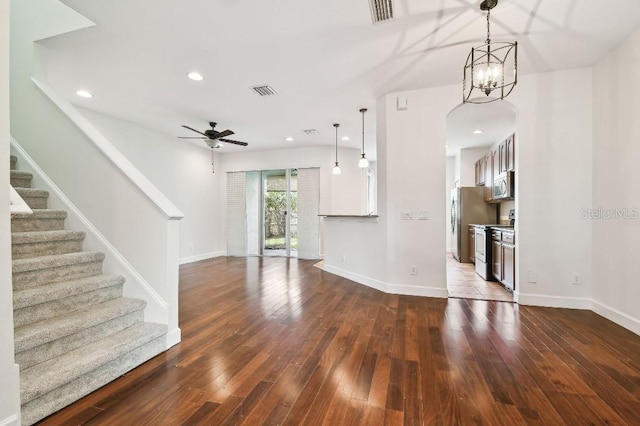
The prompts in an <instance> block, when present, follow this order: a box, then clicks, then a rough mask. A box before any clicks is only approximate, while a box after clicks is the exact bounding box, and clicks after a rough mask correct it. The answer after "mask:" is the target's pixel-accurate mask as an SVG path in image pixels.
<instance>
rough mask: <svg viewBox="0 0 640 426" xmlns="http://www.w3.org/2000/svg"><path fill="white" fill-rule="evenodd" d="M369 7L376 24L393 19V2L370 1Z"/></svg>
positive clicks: (391, 0)
mask: <svg viewBox="0 0 640 426" xmlns="http://www.w3.org/2000/svg"><path fill="white" fill-rule="evenodd" d="M369 6H371V20H372V21H373V23H374V24H377V23H378V22H384V21H390V20H392V19H393V0H369Z"/></svg>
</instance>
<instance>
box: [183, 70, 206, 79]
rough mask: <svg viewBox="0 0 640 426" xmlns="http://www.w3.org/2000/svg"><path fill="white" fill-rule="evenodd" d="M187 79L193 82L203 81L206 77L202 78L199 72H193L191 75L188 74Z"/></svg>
mask: <svg viewBox="0 0 640 426" xmlns="http://www.w3.org/2000/svg"><path fill="white" fill-rule="evenodd" d="M187 77H189V78H190V79H191V80H193V81H202V80H204V77H203V76H202V74H200V73H199V72H195V71H191V72H190V73H189V74H187Z"/></svg>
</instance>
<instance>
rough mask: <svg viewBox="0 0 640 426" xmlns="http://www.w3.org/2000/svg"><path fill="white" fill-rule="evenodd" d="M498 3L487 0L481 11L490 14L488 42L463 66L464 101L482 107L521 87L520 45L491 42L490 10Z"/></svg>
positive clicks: (473, 50) (478, 48)
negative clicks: (519, 68) (519, 82)
mask: <svg viewBox="0 0 640 426" xmlns="http://www.w3.org/2000/svg"><path fill="white" fill-rule="evenodd" d="M497 4H498V1H497V0H485V1H483V2H482V3H481V4H480V9H481V10H486V11H487V39H486V41H485V44H484V45H482V46H478V47H474V48H472V49H471V52H470V53H469V56H467V62H466V63H465V65H464V79H463V83H462V92H463V94H462V100H463V102H464V103H475V104H483V103H488V102H493V101H497V100H498V99H504V98H505V97H507V96H508V95H509V94H510V93H511V91H512V90H513V88H514V87H515V85H516V84H517V83H518V43H517V42H513V43H511V42H494V41H491V28H490V16H491V9H493V8H494V7H495V6H496V5H497Z"/></svg>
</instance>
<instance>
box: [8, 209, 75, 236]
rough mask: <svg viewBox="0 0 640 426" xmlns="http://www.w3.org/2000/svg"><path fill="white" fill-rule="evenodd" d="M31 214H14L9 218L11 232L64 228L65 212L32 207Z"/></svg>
mask: <svg viewBox="0 0 640 426" xmlns="http://www.w3.org/2000/svg"><path fill="white" fill-rule="evenodd" d="M32 210H33V214H29V215H25V214H19V215H15V216H14V217H13V218H12V219H11V232H30V231H54V230H61V229H64V221H65V219H66V218H67V212H66V211H64V210H54V209H32Z"/></svg>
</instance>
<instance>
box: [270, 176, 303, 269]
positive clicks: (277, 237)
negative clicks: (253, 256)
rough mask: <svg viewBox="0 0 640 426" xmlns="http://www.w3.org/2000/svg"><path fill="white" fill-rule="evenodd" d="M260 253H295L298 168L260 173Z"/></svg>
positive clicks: (273, 254)
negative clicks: (261, 211)
mask: <svg viewBox="0 0 640 426" xmlns="http://www.w3.org/2000/svg"><path fill="white" fill-rule="evenodd" d="M262 206H263V222H262V223H263V232H262V235H263V238H262V241H263V244H262V254H263V255H264V256H287V257H296V256H297V255H298V171H297V170H296V169H286V170H265V171H263V172H262Z"/></svg>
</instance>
